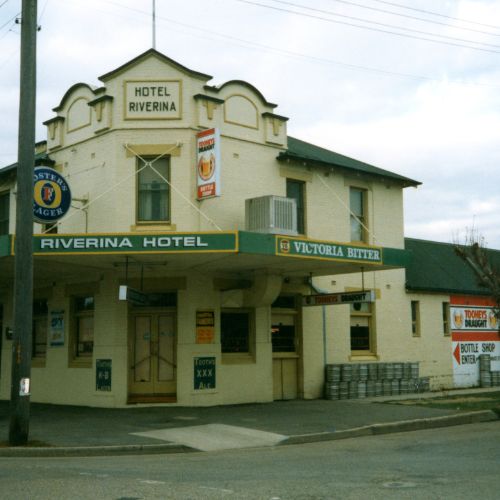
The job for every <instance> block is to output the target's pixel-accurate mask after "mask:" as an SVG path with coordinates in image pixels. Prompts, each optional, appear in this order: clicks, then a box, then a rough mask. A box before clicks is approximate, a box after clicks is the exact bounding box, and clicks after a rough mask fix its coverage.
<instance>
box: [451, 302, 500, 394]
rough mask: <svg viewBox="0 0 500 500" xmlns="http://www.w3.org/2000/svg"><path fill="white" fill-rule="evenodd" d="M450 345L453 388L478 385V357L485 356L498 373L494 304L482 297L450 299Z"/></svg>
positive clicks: (499, 341) (499, 358)
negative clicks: (488, 357) (487, 356)
mask: <svg viewBox="0 0 500 500" xmlns="http://www.w3.org/2000/svg"><path fill="white" fill-rule="evenodd" d="M450 323H451V341H452V342H451V344H452V357H453V379H454V385H455V387H470V386H474V385H478V384H479V381H480V369H479V367H480V366H479V365H480V363H479V356H481V355H482V354H487V355H489V356H490V360H491V370H494V371H496V370H500V334H499V324H498V319H497V316H496V314H495V309H494V307H493V302H491V301H490V300H489V299H486V298H482V297H461V296H453V297H451V299H450Z"/></svg>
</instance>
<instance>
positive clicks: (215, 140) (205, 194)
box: [196, 128, 220, 200]
mask: <svg viewBox="0 0 500 500" xmlns="http://www.w3.org/2000/svg"><path fill="white" fill-rule="evenodd" d="M196 160H197V161H196V177H197V187H198V192H197V196H198V199H199V200H202V199H204V198H211V197H212V196H220V133H219V130H218V129H216V128H211V129H208V130H203V131H202V132H199V133H198V134H197V135H196Z"/></svg>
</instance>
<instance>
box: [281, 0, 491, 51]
mask: <svg viewBox="0 0 500 500" xmlns="http://www.w3.org/2000/svg"><path fill="white" fill-rule="evenodd" d="M271 1H272V2H275V3H279V4H282V5H289V6H291V7H297V8H299V9H304V10H309V11H312V12H319V13H320V14H327V15H330V16H337V17H343V18H346V19H351V20H354V21H361V22H362V23H368V24H374V25H376V26H383V27H385V28H392V29H398V30H402V31H408V32H410V33H418V34H420V35H429V36H437V37H440V38H445V39H447V40H455V41H457V42H466V43H475V44H478V45H485V46H488V47H495V48H498V49H500V45H495V44H491V43H485V42H477V41H475V40H468V39H464V38H458V37H455V36H449V35H441V34H439V33H429V32H428V31H422V30H416V29H413V28H405V27H404V26H395V25H393V24H386V23H380V22H378V21H370V20H369V19H363V18H361V17H355V16H348V15H345V14H338V13H336V12H332V11H330V10H324V9H316V8H314V7H308V6H307V5H300V4H297V3H293V2H287V1H285V0H271ZM299 14H300V13H299ZM325 20H326V19H325ZM447 26H449V25H447ZM496 36H500V35H496Z"/></svg>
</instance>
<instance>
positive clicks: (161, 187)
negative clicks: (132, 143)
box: [137, 157, 170, 223]
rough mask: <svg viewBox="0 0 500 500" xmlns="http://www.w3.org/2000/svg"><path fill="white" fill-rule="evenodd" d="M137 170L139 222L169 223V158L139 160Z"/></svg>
mask: <svg viewBox="0 0 500 500" xmlns="http://www.w3.org/2000/svg"><path fill="white" fill-rule="evenodd" d="M149 162H151V163H149ZM137 170H138V174H137V222H143V223H148V222H151V223H155V222H161V223H164V222H169V221H170V187H169V175H170V161H169V158H160V159H158V160H155V159H154V158H147V157H146V158H144V160H143V159H140V158H139V159H138V162H137Z"/></svg>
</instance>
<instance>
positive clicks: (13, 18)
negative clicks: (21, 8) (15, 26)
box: [0, 12, 21, 30]
mask: <svg viewBox="0 0 500 500" xmlns="http://www.w3.org/2000/svg"><path fill="white" fill-rule="evenodd" d="M20 15H21V13H20V12H18V13H17V14H16V15H15V16H12V17H11V18H10V19H9V20H8V21H7V22H6V23H4V24H2V26H0V30H2V29H4V28H5V26H7V25H8V24H10V23H11V22H12V21H14V20H15V19H16V18H17V17H19V16H20Z"/></svg>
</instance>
